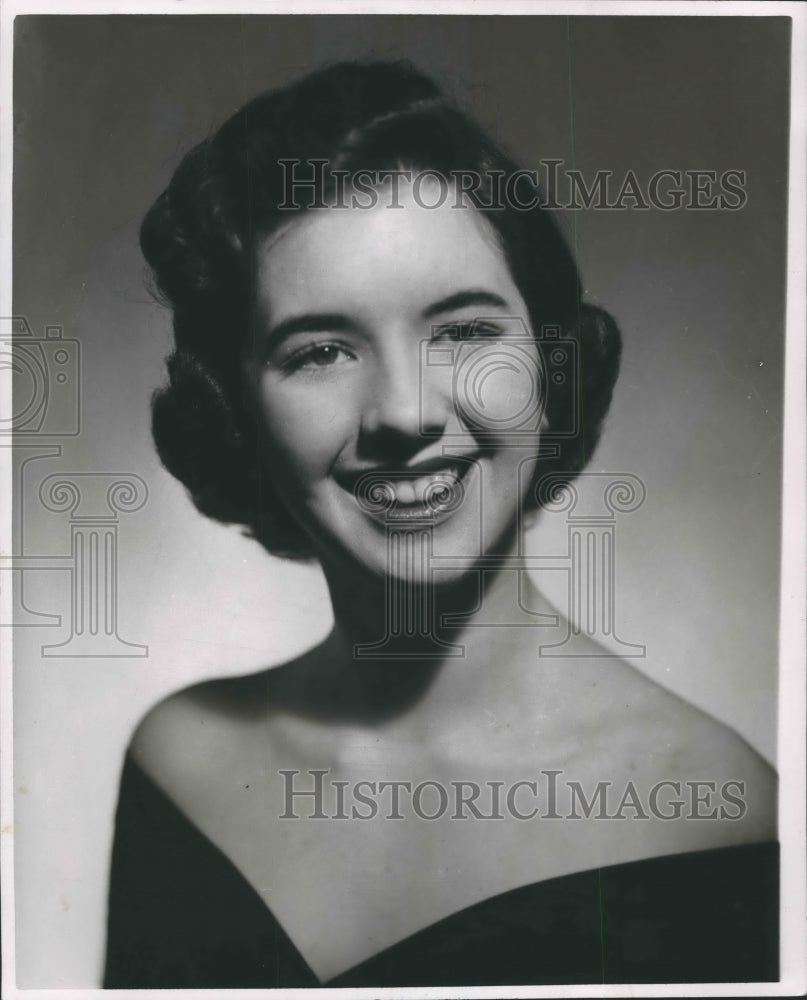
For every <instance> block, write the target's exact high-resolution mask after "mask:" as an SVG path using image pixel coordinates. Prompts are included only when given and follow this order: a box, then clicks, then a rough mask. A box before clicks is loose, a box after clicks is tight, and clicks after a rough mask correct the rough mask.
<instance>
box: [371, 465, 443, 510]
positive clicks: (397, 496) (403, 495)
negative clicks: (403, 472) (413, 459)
mask: <svg viewBox="0 0 807 1000" xmlns="http://www.w3.org/2000/svg"><path fill="white" fill-rule="evenodd" d="M458 479H459V473H458V472H456V471H451V472H435V473H430V474H429V475H426V476H420V477H418V478H417V479H399V480H397V481H394V482H388V483H387V484H386V486H387V489H388V490H389V491H390V493H391V494H392V498H393V499H394V500H395V502H396V503H397V504H407V505H408V504H415V503H419V504H422V503H425V502H426V498H427V496H428V495H429V493H431V497H432V500H435V499H437V497H436V496H435V492H434V487H435V485H439V486H442V487H443V489H445V490H446V491H448V492H450V491H451V490H452V489H453V487H454V485H455V483H456V482H457V480H458Z"/></svg>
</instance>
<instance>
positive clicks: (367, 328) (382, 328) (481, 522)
mask: <svg viewBox="0 0 807 1000" xmlns="http://www.w3.org/2000/svg"><path fill="white" fill-rule="evenodd" d="M425 190H426V189H425V188H424V189H423V192H425ZM423 192H421V197H420V204H418V203H416V202H415V200H414V199H413V197H412V196H411V191H405V192H404V193H403V195H402V197H401V203H402V206H403V207H398V208H392V207H388V206H386V205H384V204H383V203H382V201H383V199H381V200H380V201H379V204H378V205H377V206H376V207H374V208H372V209H361V208H346V209H336V208H329V209H322V210H317V211H312V212H309V213H307V214H306V215H305V216H303V217H301V218H298V219H297V220H295V221H293V222H292V223H290V224H289V225H288V226H287V227H285V228H284V229H283V230H281V231H280V232H276V233H274V234H272V236H271V237H269V238H267V239H266V240H265V241H264V242H263V243H262V244H261V246H260V247H259V251H258V259H257V296H256V310H255V330H254V348H253V353H252V355H251V357H250V358H249V360H248V371H249V374H250V378H251V380H252V384H253V385H254V387H255V392H256V395H257V401H258V411H259V414H260V418H261V425H262V430H263V433H264V442H265V447H266V452H267V453H266V459H267V462H268V466H269V468H270V470H271V475H272V478H273V482H274V483H275V484H276V488H277V490H278V493H279V494H280V496H281V498H282V499H283V501H284V502H285V503H286V505H287V506H288V508H289V509H290V510H291V512H292V513H293V514H294V515H295V516H296V517H297V518H298V520H299V521H300V522H301V523H302V525H303V526H304V528H305V529H306V530H307V532H308V533H309V535H310V536H311V537H312V539H313V540H314V543H315V547H316V549H317V551H318V553H319V555H320V557H321V558H322V560H323V562H324V564H325V565H326V567H327V566H333V565H339V564H342V565H344V563H345V560H347V561H349V562H351V563H352V564H353V565H354V566H355V565H357V564H358V565H359V566H360V567H363V568H364V569H367V570H370V571H371V572H374V573H385V572H392V573H395V574H400V575H402V576H404V577H413V576H416V575H417V574H418V573H419V572H422V569H421V570H418V569H417V566H416V565H415V564H418V563H419V560H420V556H419V555H417V554H415V555H413V558H412V559H411V560H409V561H407V559H406V558H401V557H400V552H401V548H400V546H398V547H395V546H392V545H390V543H389V541H388V536H389V535H391V534H396V535H398V536H400V534H401V532H403V533H404V535H405V536H406V537H408V538H410V539H414V538H415V537H418V538H423V537H425V536H426V535H429V536H430V537H431V539H432V541H431V544H432V545H433V553H434V554H435V555H437V556H441V557H448V559H447V561H446V563H444V564H442V565H443V566H444V568H443V569H442V570H441V573H440V576H439V577H438V578H436V579H440V580H448V579H452V578H457V577H458V576H460V575H461V574H462V572H463V569H464V568H466V567H467V566H468V565H470V563H471V562H472V560H473V558H474V557H476V556H479V555H481V554H484V553H486V552H491V551H495V550H496V549H497V548H498V547H499V546H503V545H505V544H506V543H507V544H509V542H511V541H512V537H513V535H512V532H513V529H514V526H515V523H516V518H517V513H518V511H519V509H520V507H521V504H522V501H523V499H524V496H525V493H526V491H527V490H528V488H529V485H530V482H531V480H532V473H533V470H534V463H535V455H536V451H537V444H538V440H539V435H540V423H541V407H542V403H543V378H542V372H541V368H540V359H539V352H538V349H537V347H536V344H535V342H534V340H533V337H532V331H531V329H530V326H529V320H528V318H527V309H526V306H525V304H524V301H523V299H522V297H521V295H520V293H519V291H518V289H517V288H516V286H515V284H514V282H513V280H512V278H511V276H510V272H509V269H508V267H507V264H506V262H505V259H504V257H503V255H502V252H501V250H500V249H499V247H498V245H497V243H496V241H495V239H494V237H493V235H492V231H491V230H490V228H489V226H488V224H487V223H486V222H485V221H484V220H483V218H482V217H481V216H480V214H479V213H478V212H476V211H475V210H474V209H472V208H457V207H452V200H451V199H450V200H447V201H446V203H445V205H444V206H443V207H440V208H434V209H430V208H427V207H423V205H424V203H425V204H429V203H430V202H429V199H428V198H427V196H426V194H425V193H423ZM433 200H434V201H436V200H437V199H436V198H435V199H433ZM421 527H422V528H424V529H426V530H425V531H424V532H421V533H418V529H419V528H421ZM416 548H417V546H416ZM405 549H406V546H404V550H405ZM395 553H397V555H396V554H395ZM452 561H453V565H452ZM410 562H411V565H410V564H409V563H410Z"/></svg>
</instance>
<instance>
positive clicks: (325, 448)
mask: <svg viewBox="0 0 807 1000" xmlns="http://www.w3.org/2000/svg"><path fill="white" fill-rule="evenodd" d="M258 405H259V411H260V414H261V418H262V421H261V422H262V429H263V441H264V445H265V448H266V454H267V458H268V459H269V460H270V461H271V462H273V463H274V464H275V465H277V464H278V463H279V464H280V466H281V471H282V470H285V471H287V472H288V473H289V477H288V478H285V477H284V481H283V482H281V483H280V484H279V485H280V486H281V487H282V488H284V489H285V488H286V487H287V486H288V485H292V484H299V485H301V486H306V485H310V484H312V483H313V482H315V481H316V479H317V478H318V477H319V476H321V475H323V474H325V473H326V472H327V471H328V470H329V469H330V468H331V466H332V465H333V463H334V461H335V460H336V458H337V457H338V456H339V454H340V452H341V450H342V449H343V448H344V446H345V444H346V443H347V442H348V441H349V440H350V439H351V435H352V434H353V433H354V432H355V427H356V419H357V418H356V415H355V413H354V412H353V408H352V407H351V406H350V403H349V401H348V400H347V399H346V398H345V397H344V396H342V397H341V398H340V396H339V395H337V394H335V393H329V392H327V391H317V389H316V387H313V386H311V387H307V389H306V391H299V389H297V390H292V391H290V390H289V389H288V388H287V387H285V386H283V385H272V384H268V385H264V386H262V387H261V389H260V393H259V401H258Z"/></svg>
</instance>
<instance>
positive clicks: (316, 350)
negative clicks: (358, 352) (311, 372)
mask: <svg viewBox="0 0 807 1000" xmlns="http://www.w3.org/2000/svg"><path fill="white" fill-rule="evenodd" d="M352 358H353V355H352V354H351V353H350V352H349V351H348V350H347V349H346V348H345V347H342V346H341V345H340V344H309V345H308V346H306V347H301V348H299V349H298V350H296V351H294V352H293V353H292V354H290V355H289V356H288V357H287V358H286V359H285V360H284V361H283V363H282V365H281V367H282V369H283V371H284V372H295V371H298V370H299V369H301V368H308V369H316V368H334V367H335V366H337V365H342V364H344V363H345V362H346V361H350V360H352Z"/></svg>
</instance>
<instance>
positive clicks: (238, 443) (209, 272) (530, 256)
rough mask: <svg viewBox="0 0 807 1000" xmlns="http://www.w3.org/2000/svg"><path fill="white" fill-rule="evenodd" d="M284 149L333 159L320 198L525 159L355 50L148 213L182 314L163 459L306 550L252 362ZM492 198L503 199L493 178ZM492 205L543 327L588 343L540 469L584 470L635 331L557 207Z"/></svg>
mask: <svg viewBox="0 0 807 1000" xmlns="http://www.w3.org/2000/svg"><path fill="white" fill-rule="evenodd" d="M282 160H295V161H303V162H304V163H305V162H310V161H312V160H324V161H325V162H326V168H325V169H324V171H322V172H321V174H320V181H321V184H320V187H321V188H322V190H321V191H316V192H314V193H313V194H314V195H316V196H317V197H316V198H314V201H315V203H316V200H317V198H318V199H320V203H321V199H322V198H325V197H327V195H328V194H330V193H332V192H333V190H334V172H335V171H348V172H351V171H353V172H356V171H359V170H362V171H364V170H371V171H376V170H378V171H380V170H389V169H413V170H434V171H437V172H439V173H441V174H442V175H443V176H451V175H452V174H454V173H455V172H456V171H473V172H474V173H475V175H477V176H479V177H480V178H482V180H483V181H484V183H485V184H487V185H488V190H489V191H490V190H492V188H491V187H490V185H491V184H492V179H494V178H496V177H497V176H498V177H499V178H501V177H502V176H504V177H508V178H512V177H514V175H515V174H516V173H519V167H518V165H517V164H516V163H515V162H514V161H513V160H512V159H511V158H510V157H509V156H508V155H507V154H506V153H505V152H504V151H503V150H502V149H500V148H499V147H498V146H497V145H496V144H495V143H494V142H493V141H492V140H491V139H490V137H489V136H487V135H486V134H485V133H484V132H483V131H482V129H481V128H480V127H479V126H478V125H477V124H476V123H475V122H474V121H473V120H472V119H471V118H469V117H468V116H467V115H466V114H465V113H463V112H462V111H461V110H459V109H458V108H457V107H455V106H453V105H452V104H451V103H449V102H448V101H447V100H446V99H445V98H444V97H443V95H442V94H441V92H440V90H439V88H438V87H437V85H436V84H435V83H434V82H433V81H432V80H430V79H429V78H428V77H426V76H424V75H423V74H422V73H420V72H418V71H417V70H416V69H415V68H414V67H413V66H412V65H411V64H409V63H407V62H395V63H385V62H373V63H339V64H336V65H333V66H330V67H328V68H325V69H322V70H319V71H317V72H314V73H311V74H309V75H308V76H305V77H303V78H302V79H300V80H298V81H296V82H294V83H292V84H291V85H289V86H287V87H285V88H282V89H280V90H275V91H272V92H269V93H266V94H263V95H261V96H259V97H257V98H255V99H254V100H252V101H250V102H249V103H248V104H246V105H245V106H244V107H243V108H241V110H240V111H238V112H237V113H236V114H234V115H233V116H232V117H231V118H230V119H228V120H227V121H226V122H225V123H224V124H223V125H222V126H221V128H219V130H218V131H217V132H216V133H215V134H214V135H212V136H211V137H210V138H207V139H205V140H204V141H203V142H201V143H199V145H197V146H196V147H195V148H194V149H192V150H191V151H190V152H189V153H188V154H187V155H186V156H185V157H184V159H183V160H182V162H181V163H180V165H179V167H178V168H177V170H176V172H175V173H174V175H173V177H172V179H171V182H170V184H169V185H168V187H167V189H166V190H165V191H164V192H163V193H162V194H161V195H160V196H159V198H157V200H156V201H155V203H154V205H153V206H152V207H151V209H150V210H149V212H148V214H147V215H146V217H145V219H144V221H143V224H142V227H141V232H140V244H141V247H142V250H143V254H144V256H145V258H146V260H147V261H148V263H149V265H150V266H151V268H152V271H153V273H154V278H155V284H156V288H157V290H158V292H159V295H160V297H161V298H162V299H163V300H164V301H165V302H166V303H167V304H168V305H169V306H170V307H171V309H172V311H173V328H174V336H175V349H174V351H173V353H172V354H171V355H170V357H169V358H168V362H167V368H168V385H167V386H165V387H164V388H162V389H159V390H158V391H157V392H156V393H155V395H154V398H153V404H152V416H153V419H152V430H153V435H154V440H155V442H156V445H157V450H158V452H159V455H160V458H161V460H162V462H163V464H164V465H165V466H166V468H167V469H168V470H169V471H170V472H171V473H172V474H173V475H174V476H176V477H177V478H178V479H179V480H180V481H181V482H182V483H183V484H184V485H185V486H186V488H187V489H188V491H189V493H190V496H191V497H192V499H193V502H194V503H195V505H196V507H197V508H198V509H199V510H200V511H201V512H202V513H203V514H206V515H208V516H209V517H212V518H215V519H216V520H219V521H223V522H226V523H235V524H241V525H244V526H246V527H247V529H248V530H249V531H250V533H251V534H252V535H253V536H254V537H256V538H257V539H258V540H259V541H260V542H261V543H262V544H263V545H264V546H265V547H266V548H267V549H268V550H269V551H270V552H273V553H275V554H278V555H284V556H288V557H298V558H299V557H303V558H305V557H308V556H310V554H311V549H310V545H309V542H308V539H307V536H306V534H305V533H304V531H303V530H302V528H301V527H300V525H299V524H298V523H297V521H296V520H295V519H294V518H293V517H292V515H291V514H290V513H289V512H288V511H287V510H286V508H285V507H284V505H283V504H282V502H281V501H280V500H279V498H278V497H277V494H276V491H275V490H274V489H273V485H272V470H271V468H267V467H266V466H265V463H264V460H263V459H262V458H261V454H262V451H261V448H260V444H259V435H258V431H257V427H256V421H255V417H254V413H253V408H252V407H250V405H249V403H248V400H247V390H246V387H245V382H244V376H243V374H242V367H241V357H242V352H243V351H244V349H245V347H246V345H247V343H248V338H249V320H250V313H251V307H252V303H253V301H254V279H253V275H254V264H255V250H256V246H257V243H258V241H259V240H261V239H263V238H264V237H265V236H267V235H268V234H269V233H271V232H272V231H273V230H274V229H276V228H277V227H279V226H280V225H282V224H284V223H286V222H288V221H289V220H290V218H293V216H290V213H289V211H288V210H287V209H283V208H281V207H280V206H281V205H282V204H283V202H284V198H285V197H286V191H285V190H284V180H285V179H286V174H285V173H284V169H283V167H282V165H281V162H280V161H282ZM515 180H516V183H515V184H514V186H513V187H512V188H511V191H510V193H511V195H512V197H513V198H515V200H516V201H517V203H518V204H520V205H527V204H530V203H531V201H537V199H536V197H535V196H536V194H538V192H537V189H536V188H535V187H534V186H533V182H532V181H531V180H530V178H529V177H528V176H527V175H526V173H525V172H524V171H521V172H520V174H519V176H518V177H517V178H515ZM478 200H479V202H480V206H484V205H485V204H491V205H495V199H492V198H489V197H488V198H486V197H485V192H484V191H480V192H479V193H478ZM511 201H512V198H511ZM480 206H478V207H479V210H480V211H481V212H483V214H484V215H485V217H486V218H487V220H488V222H489V223H490V225H491V227H492V229H493V231H494V233H495V234H496V237H497V239H498V241H499V244H500V246H501V249H502V251H503V253H504V254H505V257H506V259H507V262H508V265H509V267H510V270H511V273H512V276H513V279H514V281H515V283H516V285H517V287H518V289H519V291H520V293H521V295H522V297H523V299H524V301H525V303H526V305H527V308H528V310H529V318H530V322H531V326H532V329H533V330H535V331H538V330H541V329H542V328H545V327H546V326H547V325H548V324H552V325H556V326H558V327H560V328H561V330H562V335H563V336H565V337H567V338H572V339H573V340H574V341H575V342H576V344H577V356H578V372H577V376H576V378H575V379H569V378H567V379H565V381H564V382H563V383H562V384H556V383H555V382H553V381H552V380H548V381H547V390H546V391H547V398H546V402H545V411H544V412H545V415H546V418H547V420H548V425H549V429H550V431H551V430H552V428H553V427H555V426H558V425H563V426H566V425H567V424H568V423H569V420H568V415H569V412H570V409H571V408H574V409H575V411H576V413H577V425H578V429H577V433H576V434H574V435H573V436H570V437H568V438H566V439H563V440H560V439H558V447H557V449H556V451H557V453H556V454H555V455H553V456H551V457H549V458H546V459H542V460H541V461H540V462H539V463H538V470H537V474H536V475H537V477H541V476H543V475H544V474H546V473H548V472H553V473H560V474H561V476H562V477H564V478H567V479H568V480H571V479H573V478H574V477H575V475H576V474H577V473H578V472H579V471H580V470H581V469H582V468H583V467H584V466H585V464H586V463H587V462H588V460H589V458H590V457H591V454H592V452H593V450H594V448H595V446H596V444H597V440H598V438H599V433H600V427H601V424H602V421H603V419H604V417H605V414H606V412H607V410H608V406H609V404H610V401H611V394H612V390H613V386H614V382H615V380H616V376H617V372H618V369H619V358H620V350H621V338H620V334H619V330H618V329H617V326H616V324H615V323H614V321H613V320H612V319H611V317H610V316H609V315H608V314H607V313H605V312H604V311H603V310H601V309H598V308H595V307H593V306H590V305H586V304H584V303H583V301H582V289H581V282H580V277H579V274H578V271H577V267H576V266H575V262H574V259H573V257H572V254H571V252H570V250H569V248H568V246H567V244H566V242H565V240H564V238H563V236H562V234H561V232H560V230H559V228H558V225H557V222H556V220H555V218H554V217H553V215H552V213H551V212H550V211H549V210H548V209H546V208H544V207H542V204H540V203H536V204H535V207H533V208H530V209H522V208H519V207H516V206H514V205H513V204H512V203H511V202H507V201H505V202H504V204H503V207H492V208H490V209H486V208H485V207H480ZM301 210H303V211H304V210H305V207H303V208H302V209H301ZM532 503H533V505H537V501H536V500H535V497H534V496H533V498H532Z"/></svg>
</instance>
